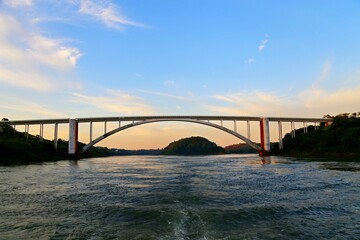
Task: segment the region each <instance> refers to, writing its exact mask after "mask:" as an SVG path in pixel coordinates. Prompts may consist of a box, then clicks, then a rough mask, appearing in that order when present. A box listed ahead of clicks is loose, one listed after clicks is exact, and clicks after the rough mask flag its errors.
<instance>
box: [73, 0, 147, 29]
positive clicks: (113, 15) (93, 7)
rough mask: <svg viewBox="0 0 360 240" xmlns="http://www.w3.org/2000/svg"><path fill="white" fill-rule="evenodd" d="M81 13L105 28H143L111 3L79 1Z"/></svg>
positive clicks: (88, 0) (89, 0) (92, 0)
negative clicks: (97, 21)
mask: <svg viewBox="0 0 360 240" xmlns="http://www.w3.org/2000/svg"><path fill="white" fill-rule="evenodd" d="M74 2H77V3H78V4H79V13H81V14H86V15H89V16H92V17H93V18H95V19H97V20H99V21H100V22H101V23H103V24H104V25H105V26H107V27H110V28H115V29H118V30H124V26H137V27H140V26H143V25H142V24H140V23H136V22H133V21H130V20H128V19H127V18H126V17H125V16H124V15H123V14H121V13H120V12H119V10H118V7H117V6H116V5H115V4H113V3H112V2H111V1H95V0H78V1H74Z"/></svg>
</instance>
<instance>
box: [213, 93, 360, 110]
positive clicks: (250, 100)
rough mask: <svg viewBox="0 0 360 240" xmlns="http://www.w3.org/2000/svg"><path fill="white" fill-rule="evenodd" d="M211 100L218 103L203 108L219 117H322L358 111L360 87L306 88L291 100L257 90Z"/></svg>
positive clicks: (216, 96) (217, 96)
mask: <svg viewBox="0 0 360 240" xmlns="http://www.w3.org/2000/svg"><path fill="white" fill-rule="evenodd" d="M214 99H216V100H217V101H218V103H217V104H212V105H208V106H207V108H208V109H209V110H211V111H213V112H216V113H220V114H235V115H253V116H309V117H310V116H311V117H322V116H323V115H324V114H331V115H336V114H338V113H342V112H356V111H359V106H360V86H355V87H353V88H342V89H337V90H332V91H330V90H326V89H324V88H320V87H313V86H310V87H309V88H308V89H306V90H304V91H302V92H300V93H298V94H296V95H294V96H293V97H292V98H289V97H288V96H287V97H282V95H281V94H269V93H266V92H264V91H259V90H258V91H254V92H239V93H231V94H218V95H215V96H214ZM279 114H281V115H279Z"/></svg>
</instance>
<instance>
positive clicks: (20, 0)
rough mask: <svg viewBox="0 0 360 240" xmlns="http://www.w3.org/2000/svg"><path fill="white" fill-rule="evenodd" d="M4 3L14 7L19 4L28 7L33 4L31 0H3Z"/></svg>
mask: <svg viewBox="0 0 360 240" xmlns="http://www.w3.org/2000/svg"><path fill="white" fill-rule="evenodd" d="M3 1H4V3H5V5H7V6H10V7H13V8H16V7H20V6H26V7H29V6H31V5H32V4H33V1H32V0H3Z"/></svg>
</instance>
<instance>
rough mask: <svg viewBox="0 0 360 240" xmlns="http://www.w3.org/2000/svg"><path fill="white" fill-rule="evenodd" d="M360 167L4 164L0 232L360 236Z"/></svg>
mask: <svg viewBox="0 0 360 240" xmlns="http://www.w3.org/2000/svg"><path fill="white" fill-rule="evenodd" d="M359 173H360V164H359V163H336V162H326V163H324V162H305V161H296V159H294V158H283V157H271V158H270V159H268V160H267V163H266V164H263V162H262V161H261V159H260V158H259V157H258V156H255V155H224V156H202V157H165V156H145V157H144V156H130V157H111V158H98V159H86V160H81V161H77V162H73V161H60V162H56V163H45V164H41V165H28V166H16V167H0V239H360V174H359Z"/></svg>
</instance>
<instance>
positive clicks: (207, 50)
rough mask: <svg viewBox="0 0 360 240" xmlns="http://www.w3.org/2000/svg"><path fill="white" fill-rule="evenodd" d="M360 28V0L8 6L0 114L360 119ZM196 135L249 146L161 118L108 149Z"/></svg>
mask: <svg viewBox="0 0 360 240" xmlns="http://www.w3.org/2000/svg"><path fill="white" fill-rule="evenodd" d="M359 26H360V1H359V0H346V1H343V0H317V1H312V0H294V1H286V0H275V1H267V0H251V1H250V0H181V1H169V0H152V1H149V0H118V1H111V0H109V1H105V0H62V1H55V0H0V117H1V118H3V117H6V118H8V119H10V120H16V119H43V118H77V117H100V116H101V117H104V116H138V115H234V116H268V117H322V116H323V115H325V114H330V115H336V114H338V113H343V112H359V111H360V107H359V106H360V57H359V55H360V44H359V43H360V27H359ZM239 124H240V125H241V124H242V123H239ZM101 128H102V126H98V127H97V130H96V131H97V132H96V131H95V133H97V134H101V131H103V130H102V129H101ZM114 128H115V126H114ZM257 128H258V126H257V125H254V127H253V132H254V135H253V136H254V140H255V141H256V140H257V133H256V131H257ZM244 129H245V128H243V127H240V131H245V130H244ZM80 130H81V136H80V140H84V141H86V139H87V138H88V126H83V127H81V126H80ZM33 131H34V132H37V131H38V129H36V127H35V128H33ZM48 132H49V133H48V134H49V136H48V137H49V138H51V131H50V130H49V131H48ZM61 134H62V136H63V138H66V134H67V131H66V129H63V130H62V133H61ZM193 135H201V136H204V137H207V138H209V139H210V140H212V141H215V142H216V143H218V144H219V145H222V146H225V145H229V144H232V143H237V142H238V140H237V139H235V138H234V137H232V136H228V135H227V134H226V133H222V132H219V130H213V129H209V128H208V127H206V126H198V125H194V124H186V123H156V124H150V125H144V126H141V127H138V128H134V129H130V130H126V131H124V132H122V133H118V134H116V136H113V137H110V138H109V139H106V140H104V141H103V142H101V143H99V145H103V146H109V147H118V148H128V149H138V148H158V147H159V148H161V147H165V146H166V145H167V144H168V143H169V142H171V141H174V140H176V139H178V138H181V137H186V136H193Z"/></svg>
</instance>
